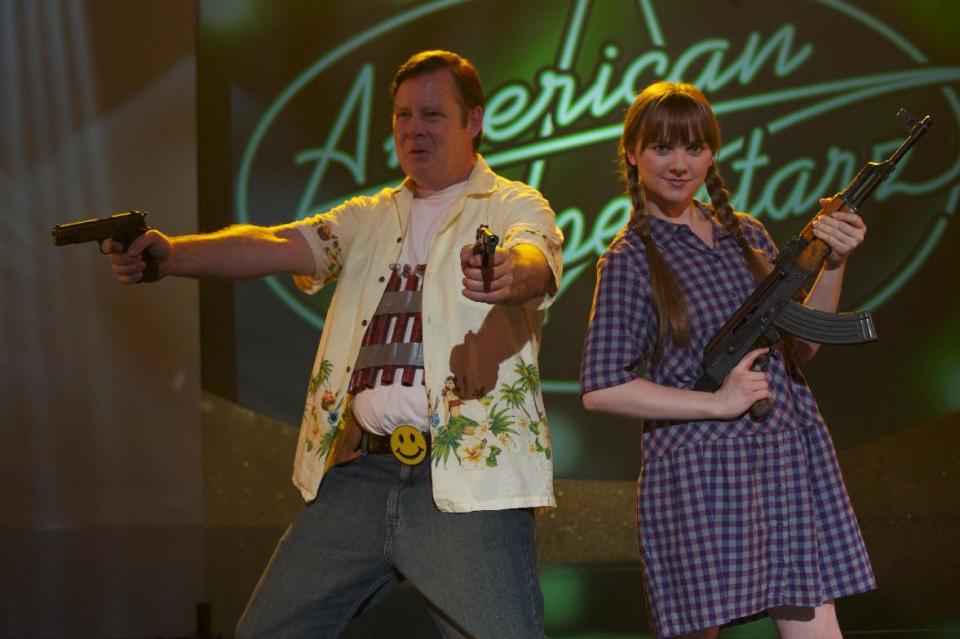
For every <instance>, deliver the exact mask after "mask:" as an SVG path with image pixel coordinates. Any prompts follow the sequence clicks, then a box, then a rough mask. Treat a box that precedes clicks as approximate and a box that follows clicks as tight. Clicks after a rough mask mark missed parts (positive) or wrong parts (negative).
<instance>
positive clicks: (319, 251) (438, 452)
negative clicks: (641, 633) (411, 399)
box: [293, 156, 563, 512]
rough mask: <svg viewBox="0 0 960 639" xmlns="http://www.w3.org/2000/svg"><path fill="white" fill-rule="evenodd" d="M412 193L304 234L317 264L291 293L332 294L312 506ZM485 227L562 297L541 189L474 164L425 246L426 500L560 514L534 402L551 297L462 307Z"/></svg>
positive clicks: (364, 200)
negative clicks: (522, 249) (535, 262)
mask: <svg viewBox="0 0 960 639" xmlns="http://www.w3.org/2000/svg"><path fill="white" fill-rule="evenodd" d="M412 201H413V192H412V191H411V189H410V185H409V182H408V181H405V182H404V183H403V184H401V185H400V186H398V187H395V188H386V189H384V190H382V191H380V192H379V193H377V194H375V195H373V196H369V197H357V198H353V199H351V200H349V201H347V202H345V203H344V204H342V205H340V206H338V207H336V208H334V209H333V210H331V211H328V212H326V213H323V214H321V215H317V216H315V217H311V218H308V219H306V220H303V221H301V222H298V223H297V225H298V228H299V230H300V231H301V232H302V233H303V235H304V237H305V238H306V239H307V241H308V243H309V244H310V247H311V250H312V251H313V256H314V260H315V262H316V270H315V273H314V275H313V276H298V277H296V278H295V282H296V284H297V286H299V287H300V289H301V290H303V291H304V292H306V293H309V294H312V293H315V292H316V291H318V290H320V289H321V288H322V287H323V286H324V285H326V284H328V283H330V282H332V281H334V280H337V287H336V290H335V291H334V294H333V298H332V300H331V302H330V307H329V310H328V311H327V317H326V321H325V323H324V328H323V334H322V336H321V337H320V346H319V348H318V351H317V357H316V362H315V363H314V366H313V372H312V374H311V377H310V383H309V387H308V391H307V401H306V407H305V410H304V415H303V421H302V424H301V431H300V438H299V441H298V446H297V454H296V459H295V461H294V472H293V482H294V484H295V485H296V486H297V487H298V488H299V489H300V491H301V494H302V495H303V497H304V499H306V500H308V501H309V500H312V499H313V498H314V497H316V494H317V490H318V488H319V486H320V482H321V480H322V478H323V475H324V472H325V471H326V470H327V467H328V459H330V460H332V459H333V458H334V455H333V451H334V450H335V449H336V446H337V445H338V444H339V442H340V439H341V438H340V435H341V434H342V433H343V432H344V430H345V428H346V426H347V425H348V423H349V420H351V419H352V416H351V414H350V396H349V394H348V393H347V387H348V385H349V381H350V375H351V371H352V369H353V366H354V363H355V361H356V359H357V354H358V353H359V351H360V345H361V341H362V339H363V335H364V333H365V331H366V325H367V323H368V322H369V321H370V319H371V317H372V316H373V314H374V311H375V310H376V308H377V305H378V304H379V303H380V299H381V297H382V295H383V292H384V289H385V287H386V281H387V280H388V279H389V276H390V266H391V264H394V263H396V262H397V259H398V257H399V255H400V248H401V245H402V240H403V234H404V231H405V229H406V228H407V226H408V223H409V220H410V210H411V204H412ZM480 224H486V225H488V226H489V227H490V230H491V231H492V232H493V233H494V234H496V235H498V236H499V237H500V238H501V243H502V246H504V247H505V248H511V247H513V246H516V245H518V244H532V245H534V246H536V247H537V248H539V249H540V250H541V251H542V252H543V254H544V256H546V260H547V264H548V265H549V267H550V269H551V270H552V272H553V276H554V278H555V281H556V282H557V283H558V284H559V282H560V277H561V269H562V243H563V237H562V235H561V233H560V231H559V230H558V229H557V227H556V224H555V220H554V213H553V211H552V210H551V209H550V205H549V204H548V203H547V201H546V200H545V199H544V198H543V197H542V196H541V195H540V193H538V192H537V191H536V190H535V189H533V188H532V187H530V186H527V185H525V184H523V183H521V182H515V181H510V180H507V179H505V178H502V177H500V176H498V175H496V174H495V173H493V171H491V170H490V168H489V167H488V166H487V164H486V162H484V160H483V158H481V157H480V156H477V159H476V164H475V166H474V169H473V171H472V172H471V174H470V177H469V179H468V181H467V187H466V189H465V191H464V194H463V195H462V196H461V197H460V198H459V199H458V200H457V201H456V202H455V203H454V205H453V206H452V207H451V209H450V213H449V217H448V219H447V221H446V222H445V223H444V224H443V225H442V226H441V227H440V230H439V231H438V232H437V236H436V237H435V239H434V240H433V244H432V246H431V249H430V256H429V259H428V260H427V270H426V273H425V275H424V285H423V302H422V320H423V359H424V384H425V385H426V390H427V403H426V405H425V406H424V411H425V414H426V423H428V424H429V425H430V434H431V438H432V450H431V456H430V459H429V463H430V464H431V465H432V468H431V472H432V476H433V482H432V483H433V496H434V501H435V502H436V504H437V507H438V508H440V510H443V511H448V512H469V511H474V510H498V509H504V508H525V507H537V506H554V505H555V501H554V496H553V465H552V462H551V456H552V449H551V446H550V434H549V430H548V428H547V420H546V415H545V414H544V406H543V397H542V395H541V392H540V374H539V370H538V360H537V356H538V353H539V350H540V338H541V332H540V326H541V324H542V320H543V314H544V311H545V310H546V308H547V307H548V306H549V305H550V304H551V303H552V302H553V297H552V296H546V297H542V298H537V299H533V300H530V301H528V302H527V303H526V304H525V305H521V306H511V305H499V304H498V305H491V304H485V303H481V302H474V301H472V300H468V299H467V298H466V297H464V296H463V294H462V293H461V291H462V289H463V282H462V280H463V273H462V271H461V269H460V248H461V247H462V246H463V245H464V244H472V243H473V242H474V240H475V239H476V232H477V227H478V226H479V225H480Z"/></svg>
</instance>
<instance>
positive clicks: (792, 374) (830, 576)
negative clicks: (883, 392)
mask: <svg viewBox="0 0 960 639" xmlns="http://www.w3.org/2000/svg"><path fill="white" fill-rule="evenodd" d="M740 219H741V224H742V226H743V229H744V234H745V236H746V238H747V241H748V242H749V243H750V244H751V245H752V246H755V247H758V248H761V249H762V250H763V251H764V252H765V253H766V254H767V255H768V256H769V257H770V259H771V260H772V259H773V258H774V257H775V254H776V247H775V246H774V244H773V241H772V239H771V238H770V236H769V235H768V234H767V232H766V230H765V229H764V228H763V226H762V225H761V224H760V223H759V222H758V221H757V220H755V219H754V218H752V217H749V216H747V215H743V214H740ZM650 229H651V234H652V237H653V240H654V242H655V243H656V245H657V248H658V249H659V250H660V251H661V253H662V254H663V256H664V258H665V259H666V260H667V263H668V264H669V265H670V268H671V269H672V272H673V274H674V277H675V279H676V281H677V284H678V285H679V286H680V287H681V289H682V290H683V292H684V294H685V296H686V299H687V302H688V309H689V318H688V322H689V328H690V335H691V344H690V345H689V346H687V347H680V346H677V345H676V344H674V343H673V342H672V340H670V339H669V337H668V338H667V340H666V343H665V345H664V352H663V358H662V361H661V363H660V364H659V365H656V366H650V365H649V362H650V361H651V359H652V354H653V352H654V347H655V343H656V336H657V313H656V308H655V307H654V304H653V301H652V298H651V292H650V275H649V270H648V268H647V261H646V257H645V249H644V247H643V243H642V242H641V240H640V237H639V236H638V235H637V234H635V233H634V232H633V231H630V230H624V231H621V233H620V234H619V235H618V236H617V237H616V238H615V239H614V240H613V242H612V243H611V245H610V247H609V249H608V250H607V252H606V253H605V254H604V255H603V256H602V257H601V259H600V260H599V263H598V267H597V268H598V273H597V289H596V295H595V297H594V302H593V309H592V311H591V314H590V325H589V327H588V329H587V336H586V344H585V348H584V354H583V367H582V371H581V392H582V393H587V392H590V391H594V390H598V389H602V388H609V387H612V386H618V385H620V384H624V383H627V382H629V381H631V380H633V379H635V378H637V377H639V376H643V377H645V378H646V379H649V380H650V381H653V382H656V383H658V384H662V385H665V386H673V387H678V388H691V387H692V386H693V385H694V383H695V382H696V381H697V379H698V378H699V376H700V373H701V370H702V368H701V362H702V354H703V349H704V347H705V346H706V344H707V342H708V341H709V340H710V338H711V337H712V336H713V335H714V334H715V333H716V332H717V331H718V330H719V329H720V327H721V326H722V325H723V323H724V322H725V321H726V320H727V318H729V317H730V316H731V315H732V314H733V313H734V311H735V310H736V309H737V308H738V307H739V305H740V303H741V302H742V301H743V300H744V299H746V298H747V297H748V296H749V295H750V293H752V291H753V289H754V288H755V283H754V280H753V278H752V276H751V275H750V272H749V270H748V268H747V265H746V260H745V259H744V257H743V254H742V252H741V251H740V248H739V246H738V245H737V243H736V241H735V239H734V238H733V237H732V236H731V235H730V234H729V233H728V232H727V231H726V230H725V229H724V228H723V227H722V226H721V225H720V224H719V223H718V222H717V221H716V220H714V227H713V239H714V248H713V249H710V248H709V247H708V246H706V244H704V243H703V241H701V240H700V238H699V237H697V236H696V235H695V234H694V233H693V232H692V231H691V230H690V228H689V227H688V226H686V225H683V224H673V223H670V222H667V221H665V220H661V219H658V218H653V217H651V218H650ZM645 365H646V366H647V368H646V370H644V368H645ZM765 370H766V375H767V381H768V384H769V387H770V391H771V394H772V404H773V406H772V409H771V411H770V413H769V414H768V416H767V418H766V419H765V420H763V421H755V420H753V419H751V418H750V416H749V415H745V416H743V417H741V418H739V419H736V420H733V421H702V422H670V423H664V422H656V423H647V424H645V425H644V433H643V436H642V453H641V454H642V465H641V471H640V481H639V498H638V499H639V511H638V512H639V515H638V529H639V537H640V548H641V553H642V556H643V564H644V566H643V567H644V580H645V585H646V594H647V604H648V607H649V610H650V617H651V623H652V625H653V629H654V631H655V632H656V634H657V635H658V636H661V637H667V636H672V635H677V634H683V633H687V632H691V631H694V630H698V629H701V628H707V627H711V626H718V625H724V624H731V623H742V622H745V621H749V620H752V619H756V618H758V617H761V616H763V615H764V614H765V611H766V610H767V609H769V608H772V607H776V606H784V605H787V606H801V607H814V606H818V605H820V604H822V603H823V602H824V601H827V600H830V599H834V598H837V597H842V596H844V595H850V594H854V593H858V592H863V591H866V590H871V589H873V588H875V587H876V582H875V580H874V576H873V571H872V569H871V566H870V561H869V559H868V557H867V553H866V549H865V547H864V543H863V538H862V536H861V534H860V527H859V525H858V523H857V520H856V517H855V515H854V513H853V509H852V508H851V506H850V501H849V499H848V497H847V493H846V489H845V487H844V485H843V479H842V478H841V476H840V469H839V466H838V465H837V460H836V455H835V452H834V448H833V443H832V441H831V439H830V435H829V433H828V432H827V428H826V425H825V424H824V421H823V418H822V417H821V416H820V412H819V410H818V409H817V405H816V402H815V401H814V398H813V395H812V394H811V392H810V389H809V388H808V386H807V384H806V382H805V381H804V379H803V377H802V376H801V374H800V371H799V370H798V369H797V368H796V367H795V366H793V365H792V364H791V363H790V362H788V361H785V360H784V359H783V357H782V356H781V355H780V353H779V352H776V353H775V354H774V355H773V357H771V359H770V360H769V362H768V364H767V366H766V369H765Z"/></svg>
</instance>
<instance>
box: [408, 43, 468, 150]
mask: <svg viewBox="0 0 960 639" xmlns="http://www.w3.org/2000/svg"><path fill="white" fill-rule="evenodd" d="M443 69H447V70H449V71H450V73H451V74H453V80H454V82H456V85H457V90H458V92H459V93H460V97H459V99H458V100H457V102H459V103H460V118H461V121H462V123H463V125H464V126H466V125H467V117H468V114H469V113H470V111H472V110H473V109H475V108H476V107H480V108H481V109H482V108H483V107H484V105H485V104H486V98H485V97H484V95H483V87H482V86H481V85H480V74H479V73H477V69H476V67H474V66H473V63H472V62H470V60H467V59H466V58H464V57H463V56H460V55H457V54H456V53H453V52H451V51H443V50H440V49H434V50H430V51H421V52H420V53H415V54H413V55H412V56H410V58H409V59H408V60H407V61H406V62H404V63H403V64H402V65H400V68H399V69H397V73H396V75H394V76H393V82H392V83H391V84H390V100H391V101H392V100H394V99H395V98H396V97H397V90H398V89H399V88H400V85H401V84H403V82H404V80H409V79H410V78H415V77H417V76H421V75H427V74H428V73H433V72H434V71H440V70H443ZM482 141H483V129H482V128H481V130H480V132H479V133H477V135H476V136H474V138H473V150H474V151H476V150H477V149H478V148H480V142H482Z"/></svg>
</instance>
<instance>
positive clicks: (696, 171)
mask: <svg viewBox="0 0 960 639" xmlns="http://www.w3.org/2000/svg"><path fill="white" fill-rule="evenodd" d="M627 161H629V162H630V163H631V164H633V165H634V166H636V167H637V173H638V174H639V177H640V181H641V182H643V187H644V189H645V191H646V197H647V202H648V203H652V204H654V205H655V206H656V207H657V208H658V209H659V210H660V212H662V213H664V214H670V213H671V212H674V213H680V212H682V211H683V209H685V208H686V207H687V206H689V205H690V203H691V202H692V201H693V196H694V194H695V193H696V192H697V190H698V189H699V188H700V185H702V184H703V181H704V179H705V178H706V176H707V170H708V169H709V168H710V165H711V164H712V163H713V151H712V150H711V149H710V147H709V146H708V145H707V144H706V143H704V142H689V143H687V144H680V143H678V144H672V143H670V142H652V143H650V144H648V145H647V146H646V147H645V148H641V143H640V142H638V143H637V145H636V146H635V147H634V149H633V150H632V151H628V152H627Z"/></svg>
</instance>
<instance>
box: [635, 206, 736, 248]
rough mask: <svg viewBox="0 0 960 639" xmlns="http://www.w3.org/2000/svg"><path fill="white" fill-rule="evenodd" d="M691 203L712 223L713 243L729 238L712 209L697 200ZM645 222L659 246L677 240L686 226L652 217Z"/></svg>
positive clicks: (727, 232) (667, 244) (728, 233)
mask: <svg viewBox="0 0 960 639" xmlns="http://www.w3.org/2000/svg"><path fill="white" fill-rule="evenodd" d="M693 202H694V204H696V205H697V208H699V209H700V211H701V212H702V213H703V214H704V215H706V216H707V219H709V220H710V221H711V222H713V239H714V242H716V241H717V240H721V239H724V238H728V237H731V235H730V231H728V230H727V229H726V227H724V226H723V224H722V223H721V222H720V220H719V219H718V218H717V215H716V213H715V212H714V210H713V208H712V207H709V206H707V205H706V204H704V203H703V202H700V201H699V200H694V201H693ZM647 220H648V223H649V227H650V236H651V237H652V238H653V240H654V241H655V242H656V243H657V244H660V245H661V246H669V245H670V243H671V242H673V241H674V240H675V239H676V238H677V234H678V233H679V232H681V229H683V228H684V227H686V226H687V225H686V224H675V223H673V222H668V221H667V220H664V219H662V218H659V217H655V216H653V215H649V216H647ZM687 231H688V232H689V231H690V229H689V227H687Z"/></svg>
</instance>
